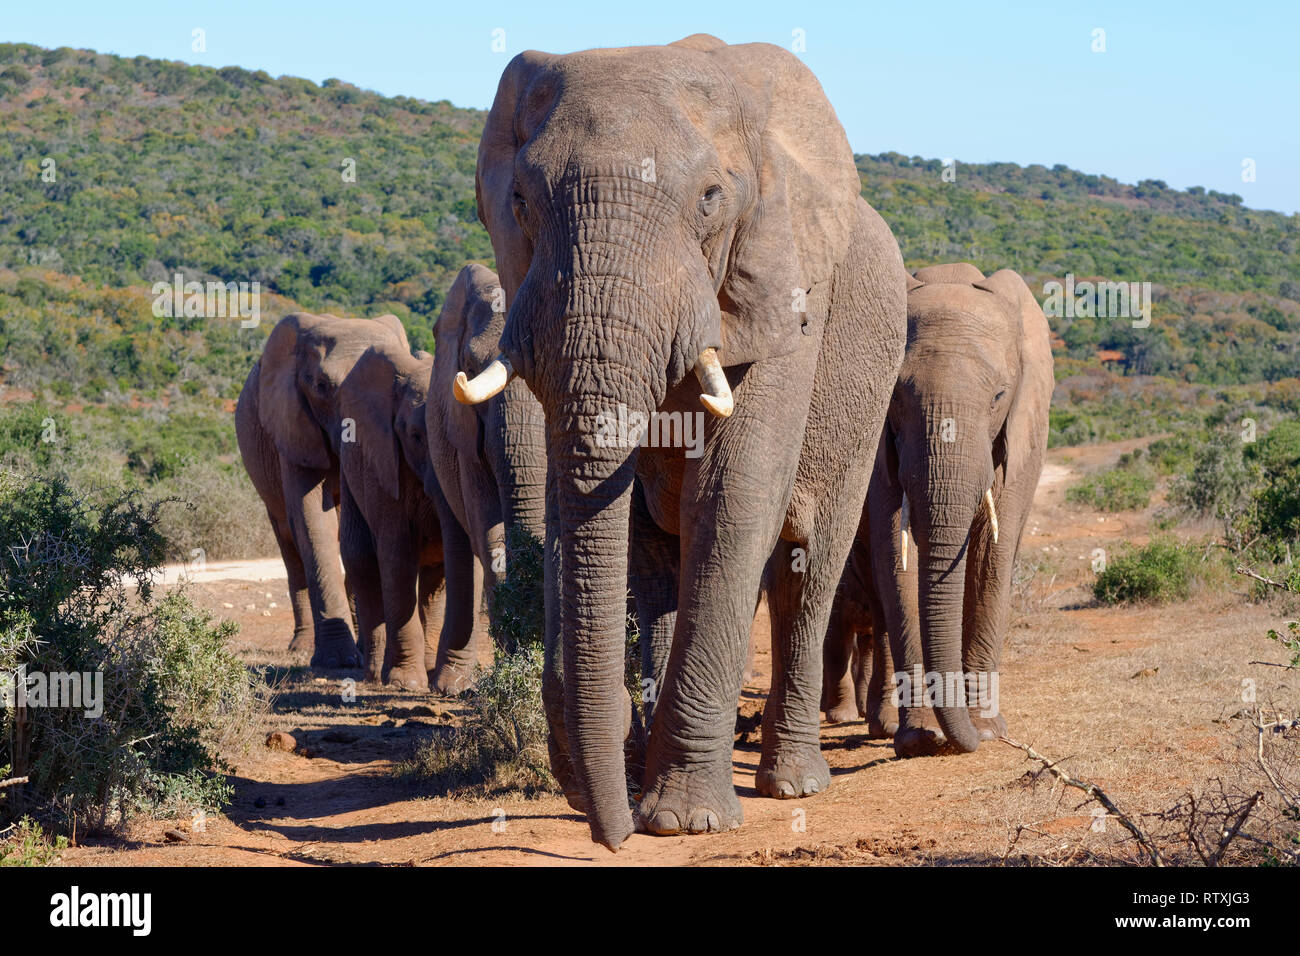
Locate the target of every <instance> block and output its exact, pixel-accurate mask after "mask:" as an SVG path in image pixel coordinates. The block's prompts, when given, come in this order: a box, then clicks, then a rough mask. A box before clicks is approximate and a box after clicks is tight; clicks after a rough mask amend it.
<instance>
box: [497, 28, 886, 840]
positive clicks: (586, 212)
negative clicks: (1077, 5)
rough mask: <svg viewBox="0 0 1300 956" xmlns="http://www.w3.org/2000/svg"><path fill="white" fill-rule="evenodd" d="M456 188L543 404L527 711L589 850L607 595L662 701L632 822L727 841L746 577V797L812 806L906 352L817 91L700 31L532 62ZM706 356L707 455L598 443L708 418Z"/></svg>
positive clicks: (594, 822) (601, 729)
mask: <svg viewBox="0 0 1300 956" xmlns="http://www.w3.org/2000/svg"><path fill="white" fill-rule="evenodd" d="M477 186H478V199H479V215H480V218H481V219H482V220H483V222H484V223H485V224H486V225H487V228H488V232H489V234H490V235H491V238H492V244H493V248H494V250H495V252H496V259H497V264H498V268H499V270H500V273H501V282H502V285H503V287H504V289H505V292H506V301H507V303H508V307H509V312H508V317H507V320H506V326H505V329H504V332H503V334H502V337H501V350H502V353H503V355H504V356H505V358H506V359H507V360H508V362H509V363H510V365H511V366H512V367H513V369H514V370H515V372H516V373H517V374H518V375H519V376H520V377H521V378H522V379H523V381H524V382H526V383H527V384H528V386H529V388H530V389H531V390H532V392H533V394H534V395H536V396H537V397H538V399H539V401H540V402H541V406H542V408H543V409H544V411H545V429H546V443H547V448H548V458H549V464H550V468H549V474H548V487H547V497H546V535H547V538H546V543H547V557H548V569H547V571H548V577H549V578H550V580H551V581H552V582H554V583H555V584H556V586H555V587H554V588H548V593H547V598H548V601H550V602H551V605H550V606H548V612H547V613H548V618H558V622H559V626H558V637H559V639H558V640H555V639H552V640H549V641H548V647H547V666H546V672H545V676H544V691H543V693H544V698H545V701H546V704H547V711H548V717H549V718H550V722H551V731H552V737H553V741H552V748H553V749H552V754H553V756H554V755H556V754H558V756H559V758H560V760H559V764H558V765H557V766H556V767H555V769H556V772H557V774H558V775H560V777H561V780H562V782H564V783H565V789H566V792H570V793H573V792H574V791H576V792H577V794H578V796H577V802H578V804H579V805H581V806H583V807H584V809H585V810H586V813H587V817H588V821H589V823H590V825H591V832H592V836H593V839H595V840H596V841H597V842H600V843H602V844H604V845H605V846H607V847H609V848H611V849H615V848H617V847H618V846H619V845H620V844H622V843H623V842H624V841H625V840H626V839H627V837H628V836H629V835H630V834H631V833H632V832H633V829H634V821H633V815H632V811H631V810H630V809H629V805H628V796H627V789H626V785H625V779H624V756H623V742H624V739H625V737H626V735H627V733H628V731H629V727H630V723H631V707H630V702H629V700H628V696H627V693H626V690H625V688H624V684H623V647H624V616H625V587H626V586H627V584H628V582H629V580H630V581H631V583H632V586H633V590H634V592H635V593H636V598H637V610H638V615H639V618H640V623H641V628H642V630H641V633H642V636H643V640H644V641H645V646H646V647H647V648H648V651H647V657H648V659H647V660H646V661H645V662H644V666H645V668H646V673H647V676H648V677H649V678H650V679H651V680H653V681H655V685H654V690H655V691H657V696H656V700H655V702H654V722H653V727H652V731H651V735H650V740H649V744H648V751H647V757H646V769H645V780H644V783H645V787H644V795H643V798H642V800H641V803H640V806H639V811H638V812H639V817H640V822H641V825H642V826H644V827H645V828H646V829H648V830H650V831H652V832H655V833H678V832H692V833H697V832H704V831H716V830H725V829H729V828H732V827H735V826H738V825H739V824H740V822H741V808H740V803H739V801H738V800H737V798H736V794H735V790H734V788H733V786H732V762H731V744H732V730H733V727H734V721H735V713H736V703H737V700H738V697H739V692H740V686H741V685H740V682H741V675H742V672H743V669H744V666H745V658H746V652H747V649H748V639H749V630H750V625H751V622H752V619H753V616H754V611H755V608H756V605H757V601H758V596H759V591H760V585H764V586H765V587H766V590H767V593H768V595H769V606H770V611H771V617H772V637H773V661H774V668H773V669H774V674H773V684H772V692H771V695H770V697H769V698H768V703H767V706H766V709H765V715H764V727H763V754H762V758H761V760H760V764H759V768H758V772H757V778H756V779H757V786H758V789H759V791H760V792H761V793H764V794H767V795H771V796H776V797H797V796H799V795H801V794H807V793H813V792H816V791H818V790H820V789H824V788H825V787H826V786H827V785H828V784H829V783H830V774H829V771H828V768H827V764H826V761H825V760H824V759H823V758H822V756H821V754H820V752H819V746H818V723H819V721H818V704H819V699H820V691H821V647H822V639H823V637H824V635H825V632H826V624H827V618H828V616H829V613H830V607H831V599H832V597H833V594H834V591H835V586H836V584H837V582H838V580H839V577H840V572H841V571H842V570H843V567H844V560H845V558H846V556H847V554H848V550H849V545H850V543H851V541H852V538H853V533H854V529H855V528H856V526H857V523H858V518H859V515H860V513H861V507H862V501H863V498H864V496H865V493H866V485H867V480H868V477H869V471H870V463H871V460H872V453H873V449H874V446H875V443H876V441H877V440H878V438H879V435H880V426H881V423H882V418H883V415H884V410H885V405H886V403H887V401H888V398H889V392H890V389H891V388H892V385H893V383H894V381H895V379H896V375H897V369H898V365H899V362H900V361H901V359H902V349H903V339H904V334H905V333H904V296H905V281H906V273H905V272H904V270H903V267H902V262H901V259H900V256H899V253H898V247H897V245H896V243H895V242H894V240H893V237H892V236H891V235H890V233H889V230H888V228H887V227H886V226H885V224H884V223H883V222H882V221H881V219H880V217H879V216H878V215H876V213H875V212H874V211H873V210H872V209H871V208H870V207H869V206H868V205H867V204H866V203H865V202H863V201H862V200H861V199H860V198H859V196H858V192H859V183H858V177H857V171H856V169H855V167H854V163H853V157H852V153H851V151H850V149H849V146H848V142H847V140H846V139H845V137H844V133H843V130H842V129H841V127H840V125H839V122H838V120H837V119H836V117H835V114H834V112H833V110H832V109H831V107H830V105H829V103H827V101H826V98H825V96H824V94H823V93H822V91H821V88H820V86H819V85H818V83H817V81H816V80H815V79H814V78H813V76H812V75H811V74H810V73H809V72H808V70H807V69H806V68H805V67H804V66H803V65H802V64H801V63H800V62H799V61H798V60H797V59H796V58H795V57H794V56H792V55H791V54H789V53H787V52H786V51H784V50H782V49H780V48H778V47H774V46H769V45H766V44H752V45H746V46H734V47H733V46H727V45H725V44H723V43H722V42H721V41H720V40H717V39H716V38H713V37H707V36H701V35H697V36H694V37H689V38H687V39H686V40H683V41H680V42H679V43H676V44H673V45H671V46H667V47H640V48H631V49H617V50H592V51H587V52H583V53H575V54H570V55H566V56H550V55H547V54H543V53H537V52H526V53H523V54H520V55H519V56H517V57H516V58H515V59H514V60H513V61H512V62H511V63H510V65H509V66H508V67H507V68H506V71H505V74H504V75H503V76H502V79H501V83H500V86H499V88H498V91H497V96H496V99H495V101H494V103H493V106H492V110H491V113H490V114H489V117H488V120H487V124H486V127H485V129H484V134H483V139H482V142H481V145H480V148H479V165H478V183H477ZM801 291H802V292H804V293H807V295H806V302H805V300H804V296H803V295H801V294H800V292H801ZM801 307H802V308H803V309H804V311H799V310H800V308H801ZM708 348H715V349H717V354H718V356H719V357H720V359H721V363H722V365H723V366H724V367H725V368H726V377H727V378H728V379H729V381H730V387H731V389H732V391H733V392H734V399H735V410H734V414H732V415H731V416H730V417H729V418H725V419H721V418H715V417H712V416H710V415H707V414H705V415H704V416H703V417H704V419H705V428H706V432H705V435H706V445H705V449H704V453H703V455H702V457H699V458H687V457H685V454H684V449H683V448H681V447H675V448H645V449H641V450H640V451H639V452H638V451H636V450H635V449H631V448H627V447H619V445H618V443H617V442H615V443H612V444H611V443H606V444H604V445H602V444H601V443H600V442H598V441H597V435H598V425H597V416H599V415H602V414H604V415H606V416H617V414H618V410H619V407H620V405H622V406H624V407H625V408H626V409H627V410H629V411H630V412H635V413H641V414H648V413H651V412H654V411H656V410H658V411H660V412H679V413H697V412H701V411H702V409H701V386H700V385H699V384H698V382H697V380H696V376H695V375H693V374H692V370H693V369H695V368H696V366H697V364H700V363H698V362H697V360H698V359H699V357H700V355H701V353H702V352H704V350H706V349H708ZM705 367H706V366H705V365H703V364H700V368H705ZM711 394H714V396H715V397H717V391H716V388H715V391H714V392H713V393H711ZM634 477H638V478H640V479H641V480H640V484H639V489H640V490H638V491H637V493H636V494H635V495H634V494H633V485H634V482H633V479H634ZM629 524H631V527H632V533H633V535H634V537H635V538H636V539H637V544H636V547H635V548H633V549H632V553H631V555H630V557H631V562H630V564H629V560H628V559H629V553H628V552H629V549H628V528H629ZM796 549H802V550H801V552H799V553H797V552H796ZM795 568H798V569H799V570H795ZM556 605H558V607H557V606H556ZM548 631H549V628H548ZM566 774H571V779H569V780H565V779H564V777H565V775H566ZM571 799H574V798H573V797H571Z"/></svg>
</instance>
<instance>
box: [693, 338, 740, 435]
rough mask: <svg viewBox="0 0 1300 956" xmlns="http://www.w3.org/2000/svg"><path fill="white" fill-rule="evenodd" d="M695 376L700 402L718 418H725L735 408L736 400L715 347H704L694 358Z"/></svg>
mask: <svg viewBox="0 0 1300 956" xmlns="http://www.w3.org/2000/svg"><path fill="white" fill-rule="evenodd" d="M695 377H696V378H698V379H699V380H700V402H701V403H702V404H703V405H704V407H705V408H707V409H708V410H709V411H710V412H712V413H713V414H714V415H716V416H717V417H718V418H727V417H728V416H729V415H731V413H732V412H734V411H735V410H736V400H735V399H734V398H733V397H732V395H731V386H730V385H728V384H727V375H726V373H725V372H723V371H722V363H721V362H719V361H718V352H717V350H716V349H711V348H710V349H705V350H704V351H703V352H701V353H700V357H699V358H698V359H696V360H695Z"/></svg>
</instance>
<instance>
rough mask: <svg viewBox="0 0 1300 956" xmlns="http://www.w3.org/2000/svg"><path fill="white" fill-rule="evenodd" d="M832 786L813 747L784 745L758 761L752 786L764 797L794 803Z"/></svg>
mask: <svg viewBox="0 0 1300 956" xmlns="http://www.w3.org/2000/svg"><path fill="white" fill-rule="evenodd" d="M830 785H831V768H830V766H829V765H828V764H827V763H826V758H825V757H823V756H822V754H821V749H820V747H819V746H818V745H817V744H816V743H807V744H787V745H784V746H782V747H781V748H780V749H779V750H778V751H777V753H776V755H775V756H773V757H769V756H767V755H766V754H764V755H763V758H762V759H761V760H760V761H759V764H758V773H756V774H755V775H754V786H755V787H756V788H757V790H758V792H759V793H760V794H762V795H763V796H765V797H774V798H776V799H777V800H793V799H794V798H795V797H806V796H809V795H811V794H814V793H821V792H822V791H823V790H825V789H826V788H827V787H829V786H830Z"/></svg>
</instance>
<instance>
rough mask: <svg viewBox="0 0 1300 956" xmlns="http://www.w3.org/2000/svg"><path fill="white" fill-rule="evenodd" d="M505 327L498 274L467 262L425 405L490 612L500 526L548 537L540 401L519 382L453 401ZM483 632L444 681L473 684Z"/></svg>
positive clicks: (443, 485) (434, 456)
mask: <svg viewBox="0 0 1300 956" xmlns="http://www.w3.org/2000/svg"><path fill="white" fill-rule="evenodd" d="M504 325H505V299H504V292H503V291H502V288H501V282H500V280H499V279H498V278H497V275H496V273H494V272H493V271H492V270H491V269H488V268H487V267H486V266H483V265H479V264H478V263H470V264H469V265H467V266H465V267H464V268H463V269H462V270H461V271H460V273H459V275H457V277H456V280H455V282H454V283H452V286H451V289H450V290H449V291H448V293H447V300H446V302H445V303H444V304H443V308H442V311H441V312H440V313H439V315H438V319H437V321H436V322H435V324H434V343H435V345H434V359H433V370H432V375H431V379H430V383H429V395H430V399H429V401H428V403H427V404H426V406H425V417H426V423H427V432H428V436H429V457H430V460H431V463H432V465H433V474H434V477H435V480H436V482H437V484H438V487H439V488H440V489H441V491H442V494H443V495H444V496H445V498H446V501H447V504H448V507H449V508H450V510H451V514H452V516H453V518H454V520H455V523H456V524H457V525H458V526H459V528H460V529H462V530H463V532H464V534H465V535H467V536H468V540H469V543H470V548H471V550H472V552H473V554H474V555H476V556H477V558H478V561H479V568H480V573H481V577H482V583H481V588H482V590H483V591H484V592H485V593H486V595H487V598H488V601H487V603H488V608H489V611H490V612H492V608H493V607H494V604H493V601H492V597H493V595H494V593H495V590H496V587H497V585H498V584H499V583H500V582H501V581H502V580H503V579H504V576H505V573H506V568H507V567H508V561H509V556H508V555H507V553H506V550H507V544H508V541H507V535H506V529H507V528H509V527H517V528H519V529H520V531H522V532H523V533H524V534H526V535H528V536H530V537H532V538H533V539H534V540H536V541H537V542H539V543H540V542H541V541H542V538H543V536H544V533H545V528H544V520H545V492H546V443H545V437H544V423H543V418H542V410H541V406H540V405H539V404H538V403H537V399H535V398H534V397H533V395H532V393H531V392H530V391H529V390H528V386H527V385H525V384H524V383H523V382H522V381H519V380H515V381H513V382H510V383H508V384H507V385H506V386H505V387H504V388H503V389H502V390H501V391H500V392H499V393H497V394H496V395H494V396H493V397H491V398H490V399H488V400H486V401H484V402H482V403H479V404H474V405H467V404H465V403H463V402H460V401H458V400H456V397H455V392H456V388H455V383H456V380H457V376H458V375H460V374H463V372H464V370H466V369H468V370H469V371H470V372H471V373H472V374H477V373H478V372H480V371H482V370H483V369H484V368H485V367H486V366H487V365H488V364H489V362H490V361H491V359H492V358H493V357H495V355H496V353H497V348H498V340H499V339H500V337H501V330H502V328H503V326H504ZM481 635H482V630H481V628H480V629H478V630H476V631H475V636H474V638H473V641H472V643H471V644H470V645H468V646H467V647H466V648H465V649H463V650H459V651H458V650H455V649H452V650H451V651H449V654H450V656H449V658H448V660H447V662H446V666H445V668H442V673H444V674H445V675H446V677H445V679H446V681H447V682H448V683H453V682H454V683H457V684H459V685H463V684H464V683H465V682H466V681H468V680H470V677H469V676H468V675H469V673H470V671H471V670H472V667H473V665H474V662H475V661H476V660H477V653H478V652H477V650H476V648H477V647H478V644H479V642H480V641H481V640H482V636H481ZM435 686H436V688H437V689H444V688H442V687H441V686H440V685H435Z"/></svg>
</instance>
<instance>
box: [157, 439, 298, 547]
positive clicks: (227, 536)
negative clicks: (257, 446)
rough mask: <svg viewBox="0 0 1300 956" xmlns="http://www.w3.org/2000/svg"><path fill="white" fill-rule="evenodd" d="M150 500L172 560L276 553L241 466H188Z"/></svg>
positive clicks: (159, 487) (198, 463)
mask: <svg viewBox="0 0 1300 956" xmlns="http://www.w3.org/2000/svg"><path fill="white" fill-rule="evenodd" d="M151 497H155V498H157V499H158V500H159V508H158V529H159V531H161V532H162V535H163V537H164V538H165V539H166V541H167V553H168V555H170V556H171V557H172V558H173V559H176V560H181V561H188V560H190V559H191V558H193V557H195V554H194V552H195V551H196V550H200V551H201V552H202V554H203V557H204V558H205V559H208V560H216V559H223V558H260V557H266V556H267V555H274V554H278V553H279V552H278V551H277V550H276V542H275V533H274V532H273V531H272V530H271V523H270V521H269V520H268V519H267V517H266V507H265V505H263V503H262V499H261V498H260V497H259V496H258V494H257V489H255V488H254V487H253V483H252V482H251V481H250V480H249V478H248V474H247V473H246V472H245V471H244V469H243V466H242V465H239V464H235V465H233V466H230V465H223V464H221V463H219V462H216V461H212V460H210V459H206V458H204V459H197V460H193V461H190V462H188V463H187V464H186V465H185V466H184V467H183V468H182V469H181V470H180V471H179V472H177V473H176V474H175V475H174V476H172V477H170V478H167V479H164V480H162V481H160V482H158V483H157V484H156V485H154V486H153V488H152V490H151Z"/></svg>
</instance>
